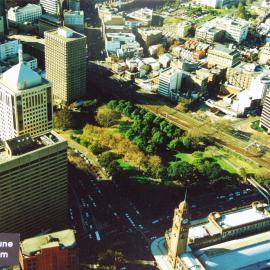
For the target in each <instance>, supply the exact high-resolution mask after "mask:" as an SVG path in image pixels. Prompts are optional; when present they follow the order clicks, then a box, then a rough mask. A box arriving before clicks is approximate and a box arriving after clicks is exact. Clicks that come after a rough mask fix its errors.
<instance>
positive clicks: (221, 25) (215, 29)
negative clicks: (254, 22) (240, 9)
mask: <svg viewBox="0 0 270 270" xmlns="http://www.w3.org/2000/svg"><path fill="white" fill-rule="evenodd" d="M248 29H249V23H248V22H247V21H246V20H243V19H240V18H238V19H233V18H231V17H217V18H215V19H213V20H211V21H208V22H206V23H204V24H203V25H202V26H201V27H199V28H198V29H197V30H196V35H195V37H196V38H198V39H201V40H203V39H204V38H207V39H209V41H211V42H213V41H215V39H217V38H220V37H222V35H221V34H224V33H225V38H226V39H228V40H232V41H234V42H237V43H241V42H242V41H244V40H245V39H246V37H247V34H248ZM207 31H208V32H209V33H207ZM220 31H223V32H220Z"/></svg>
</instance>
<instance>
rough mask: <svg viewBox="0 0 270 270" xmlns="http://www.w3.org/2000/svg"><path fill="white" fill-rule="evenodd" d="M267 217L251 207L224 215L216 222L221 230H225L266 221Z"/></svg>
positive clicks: (262, 212)
mask: <svg viewBox="0 0 270 270" xmlns="http://www.w3.org/2000/svg"><path fill="white" fill-rule="evenodd" d="M268 217H269V216H268V215H267V213H265V212H264V211H261V210H258V209H256V208H253V207H251V208H244V209H240V210H237V211H234V212H229V213H224V214H223V215H222V216H221V218H220V219H218V221H217V222H218V224H219V225H220V226H221V227H222V228H223V229H227V228H232V227H236V226H240V225H244V224H247V223H251V222H255V221H259V220H262V219H266V218H268Z"/></svg>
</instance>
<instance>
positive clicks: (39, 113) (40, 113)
mask: <svg viewBox="0 0 270 270" xmlns="http://www.w3.org/2000/svg"><path fill="white" fill-rule="evenodd" d="M52 110H53V108H52V90H51V83H49V82H48V81H47V80H44V79H43V78H42V77H41V76H40V75H39V74H38V73H36V72H35V71H33V70H32V69H31V68H30V67H29V66H27V65H25V64H24V62H23V54H22V49H20V51H19V63H18V64H17V65H15V66H13V67H12V68H10V69H9V70H8V71H6V72H5V73H3V74H2V75H1V77H0V139H1V140H8V139H11V138H14V137H17V136H20V135H24V134H30V135H31V136H37V135H41V134H44V133H46V132H48V131H49V130H51V129H52V124H53V120H52Z"/></svg>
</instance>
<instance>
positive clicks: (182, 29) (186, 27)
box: [177, 21, 192, 38]
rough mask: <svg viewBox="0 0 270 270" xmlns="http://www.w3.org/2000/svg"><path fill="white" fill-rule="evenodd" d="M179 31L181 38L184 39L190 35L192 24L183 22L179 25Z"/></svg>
mask: <svg viewBox="0 0 270 270" xmlns="http://www.w3.org/2000/svg"><path fill="white" fill-rule="evenodd" d="M177 29H178V31H177V33H178V35H179V37H181V38H184V37H186V36H187V35H188V34H189V32H190V30H191V29H192V23H191V22H188V21H185V22H181V23H179V24H178V25H177Z"/></svg>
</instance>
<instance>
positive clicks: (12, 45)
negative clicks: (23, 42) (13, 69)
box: [0, 40, 19, 60]
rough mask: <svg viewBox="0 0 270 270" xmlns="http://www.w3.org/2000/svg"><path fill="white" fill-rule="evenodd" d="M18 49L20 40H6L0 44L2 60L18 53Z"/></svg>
mask: <svg viewBox="0 0 270 270" xmlns="http://www.w3.org/2000/svg"><path fill="white" fill-rule="evenodd" d="M18 49H19V41H18V40H10V41H4V42H3V43H1V44H0V60H5V59H7V58H8V57H10V56H14V55H16V54H17V53H18Z"/></svg>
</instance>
